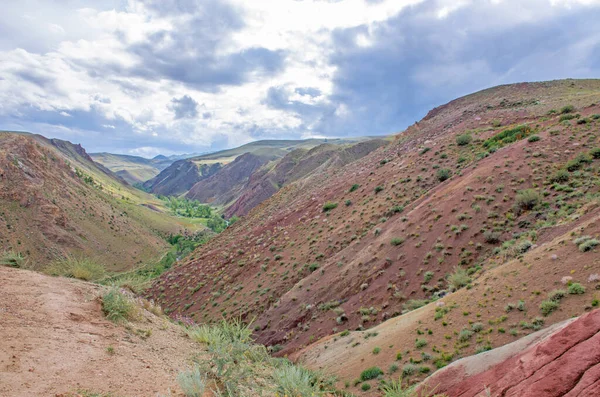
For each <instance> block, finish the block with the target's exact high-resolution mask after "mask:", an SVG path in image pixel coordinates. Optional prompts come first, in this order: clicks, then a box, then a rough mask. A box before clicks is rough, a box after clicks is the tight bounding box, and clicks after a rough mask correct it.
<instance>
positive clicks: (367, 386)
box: [360, 383, 371, 391]
mask: <svg viewBox="0 0 600 397" xmlns="http://www.w3.org/2000/svg"><path fill="white" fill-rule="evenodd" d="M360 388H361V390H362V391H367V390H370V389H371V385H370V384H368V383H363V384H362V386H361V387H360Z"/></svg>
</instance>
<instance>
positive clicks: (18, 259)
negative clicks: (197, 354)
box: [0, 251, 25, 268]
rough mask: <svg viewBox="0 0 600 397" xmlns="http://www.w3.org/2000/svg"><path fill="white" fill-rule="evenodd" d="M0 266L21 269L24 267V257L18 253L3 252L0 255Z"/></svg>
mask: <svg viewBox="0 0 600 397" xmlns="http://www.w3.org/2000/svg"><path fill="white" fill-rule="evenodd" d="M0 266H8V267H14V268H23V267H24V266H25V257H24V256H23V255H22V254H21V253H20V252H14V251H4V252H3V253H2V254H1V255H0Z"/></svg>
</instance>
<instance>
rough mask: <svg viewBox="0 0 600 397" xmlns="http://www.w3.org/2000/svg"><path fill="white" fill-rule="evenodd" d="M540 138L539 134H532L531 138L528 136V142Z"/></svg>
mask: <svg viewBox="0 0 600 397" xmlns="http://www.w3.org/2000/svg"><path fill="white" fill-rule="evenodd" d="M540 139H541V138H540V137H539V135H531V136H530V137H529V138H527V142H537V141H539V140H540Z"/></svg>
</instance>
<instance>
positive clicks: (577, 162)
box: [565, 153, 592, 172]
mask: <svg viewBox="0 0 600 397" xmlns="http://www.w3.org/2000/svg"><path fill="white" fill-rule="evenodd" d="M591 162H592V157H591V156H589V155H588V154H585V153H579V154H578V155H577V157H575V158H574V159H572V160H569V161H568V162H567V164H566V165H565V168H566V169H567V171H570V172H573V171H577V170H578V169H580V168H581V167H583V165H584V164H589V163H591Z"/></svg>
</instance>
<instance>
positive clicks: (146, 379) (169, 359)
mask: <svg viewBox="0 0 600 397" xmlns="http://www.w3.org/2000/svg"><path fill="white" fill-rule="evenodd" d="M0 285H1V291H2V293H0V318H1V321H0V396H11V397H19V396H23V397H31V396H44V397H47V396H54V395H62V394H67V393H72V392H75V391H77V390H88V391H90V392H95V393H100V392H102V393H115V395H119V396H130V397H133V396H140V397H142V396H143V397H147V396H154V395H156V394H157V393H161V395H170V394H169V390H172V391H175V390H176V376H177V373H178V371H180V370H183V369H185V368H187V367H188V365H189V361H188V360H190V359H191V357H192V354H194V353H202V352H201V350H200V348H199V346H198V345H197V344H195V343H194V342H192V341H191V340H190V339H189V338H187V337H186V336H185V334H184V332H183V331H182V328H180V327H178V326H176V325H174V324H172V323H171V322H170V321H168V320H167V319H166V318H164V317H157V316H155V315H153V314H151V313H150V312H146V311H144V313H143V314H142V318H141V319H140V320H139V321H136V322H132V323H129V324H128V325H127V326H125V327H123V326H118V325H115V324H113V323H111V322H109V321H107V320H106V319H105V317H104V315H103V313H102V310H101V304H100V302H99V300H98V296H99V295H100V293H101V290H100V287H99V286H97V285H94V284H89V283H85V282H80V281H75V280H70V279H63V278H53V277H48V276H44V275H41V274H38V273H34V272H30V271H25V270H17V269H10V268H5V267H0ZM171 395H173V394H171Z"/></svg>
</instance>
